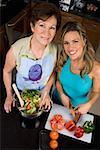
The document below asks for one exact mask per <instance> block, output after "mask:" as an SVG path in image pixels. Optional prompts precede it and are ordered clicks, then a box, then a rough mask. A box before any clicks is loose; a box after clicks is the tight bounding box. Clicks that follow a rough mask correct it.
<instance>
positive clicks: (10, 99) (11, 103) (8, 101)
mask: <svg viewBox="0 0 100 150" xmlns="http://www.w3.org/2000/svg"><path fill="white" fill-rule="evenodd" d="M12 106H13V107H15V101H14V100H13V97H12V96H10V97H7V98H6V100H5V103H4V110H5V111H6V113H9V112H11V107H12Z"/></svg>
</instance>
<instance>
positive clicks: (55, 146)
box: [49, 140, 58, 149]
mask: <svg viewBox="0 0 100 150" xmlns="http://www.w3.org/2000/svg"><path fill="white" fill-rule="evenodd" d="M49 146H50V148H52V149H55V148H57V147H58V142H57V141H56V140H51V141H50V142H49Z"/></svg>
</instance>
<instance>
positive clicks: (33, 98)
mask: <svg viewBox="0 0 100 150" xmlns="http://www.w3.org/2000/svg"><path fill="white" fill-rule="evenodd" d="M21 98H22V99H23V101H24V106H23V109H22V110H21V111H23V112H24V113H26V114H33V113H35V112H37V111H38V109H39V101H40V98H41V94H40V92H39V91H36V90H27V89H25V90H24V91H23V92H21Z"/></svg>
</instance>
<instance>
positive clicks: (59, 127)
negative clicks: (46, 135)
mask: <svg viewBox="0 0 100 150" xmlns="http://www.w3.org/2000/svg"><path fill="white" fill-rule="evenodd" d="M63 127H64V126H63V125H62V124H61V123H59V122H58V123H57V129H58V130H62V129H63Z"/></svg>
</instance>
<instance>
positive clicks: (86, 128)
mask: <svg viewBox="0 0 100 150" xmlns="http://www.w3.org/2000/svg"><path fill="white" fill-rule="evenodd" d="M83 129H84V132H85V133H91V132H92V131H93V130H94V129H95V125H94V124H93V123H92V121H85V123H84V124H83Z"/></svg>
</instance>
